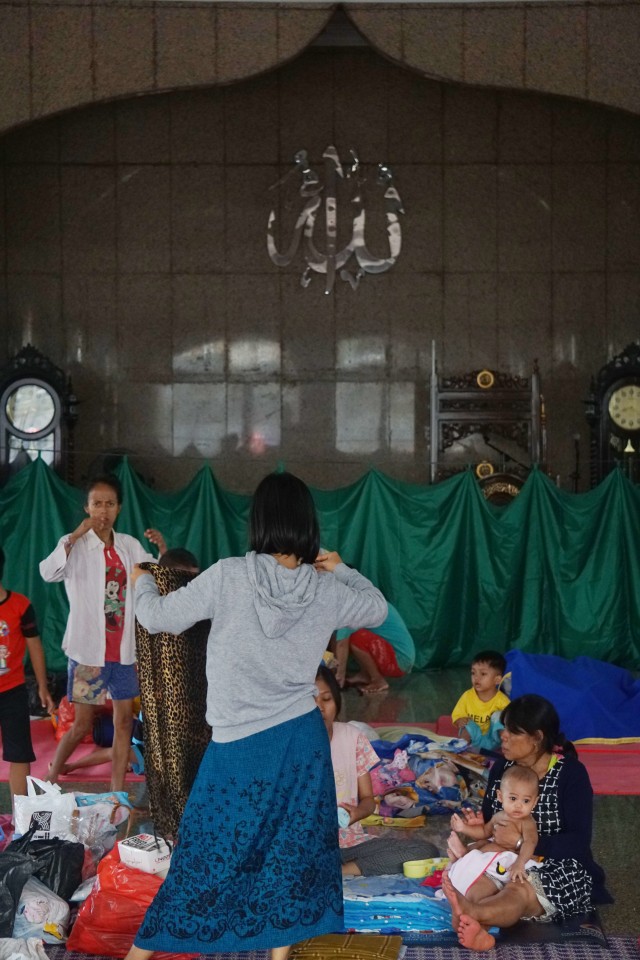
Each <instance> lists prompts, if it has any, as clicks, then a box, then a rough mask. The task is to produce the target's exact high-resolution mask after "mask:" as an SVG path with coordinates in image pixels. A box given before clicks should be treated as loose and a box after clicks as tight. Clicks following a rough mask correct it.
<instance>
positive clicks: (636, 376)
mask: <svg viewBox="0 0 640 960" xmlns="http://www.w3.org/2000/svg"><path fill="white" fill-rule="evenodd" d="M586 414H587V421H588V423H589V428H590V454H591V486H592V487H594V486H596V484H598V483H600V481H601V480H603V479H604V478H605V477H606V476H607V474H608V473H610V472H611V470H612V469H613V468H614V467H615V466H620V467H622V468H623V469H624V470H625V472H626V473H627V475H628V476H629V478H630V479H631V480H633V481H634V482H638V481H640V344H637V343H631V344H629V346H628V347H626V348H625V349H624V350H623V351H622V353H620V354H618V355H617V356H616V357H614V358H613V360H610V361H609V363H607V364H605V366H604V367H602V368H601V369H600V371H599V372H598V374H597V375H596V376H595V377H593V378H592V380H591V390H590V395H589V398H588V400H587V401H586Z"/></svg>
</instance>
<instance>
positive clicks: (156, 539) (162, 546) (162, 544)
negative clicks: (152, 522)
mask: <svg viewBox="0 0 640 960" xmlns="http://www.w3.org/2000/svg"><path fill="white" fill-rule="evenodd" d="M144 535H145V537H146V538H147V540H151V543H155V545H156V547H157V548H158V555H159V556H160V557H161V556H162V554H163V553H166V552H167V543H166V540H165V539H164V537H163V536H162V534H161V533H160V531H159V530H156V529H155V527H149V529H148V530H145V532H144Z"/></svg>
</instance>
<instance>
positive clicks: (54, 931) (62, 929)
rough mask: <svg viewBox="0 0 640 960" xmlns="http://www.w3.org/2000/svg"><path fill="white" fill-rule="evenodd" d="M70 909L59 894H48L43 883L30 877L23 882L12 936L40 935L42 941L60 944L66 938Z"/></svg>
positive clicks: (47, 889) (48, 891)
mask: <svg viewBox="0 0 640 960" xmlns="http://www.w3.org/2000/svg"><path fill="white" fill-rule="evenodd" d="M70 915H71V910H70V909H69V904H67V903H65V902H64V900H63V899H62V897H58V896H57V895H56V894H55V893H52V891H51V890H49V888H48V887H45V885H44V883H41V882H40V880H37V879H36V878H35V877H30V878H29V880H27V882H26V883H25V885H24V887H23V889H22V894H21V896H20V902H19V903H18V909H17V910H16V918H15V921H14V924H13V935H14V937H23V938H25V939H26V938H27V937H40V938H41V939H42V940H44V942H45V943H60V942H61V941H62V940H66V939H67V927H68V925H69V917H70Z"/></svg>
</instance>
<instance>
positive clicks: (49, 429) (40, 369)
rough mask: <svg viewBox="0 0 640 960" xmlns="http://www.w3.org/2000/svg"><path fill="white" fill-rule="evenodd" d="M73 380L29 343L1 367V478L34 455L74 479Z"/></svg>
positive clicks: (66, 476)
mask: <svg viewBox="0 0 640 960" xmlns="http://www.w3.org/2000/svg"><path fill="white" fill-rule="evenodd" d="M76 403H77V401H76V398H75V396H74V394H73V390H72V387H71V381H70V380H69V379H68V378H67V377H66V375H65V374H64V373H63V371H62V370H60V369H59V368H58V367H56V366H54V364H53V363H51V361H50V360H48V359H47V357H45V356H43V354H41V353H40V351H39V350H36V348H35V347H33V346H31V344H27V346H26V347H23V348H22V350H20V351H19V353H17V354H16V356H15V357H14V358H13V360H11V361H10V362H9V364H8V365H7V366H6V367H5V368H4V369H3V370H0V482H1V481H4V480H6V479H7V477H9V476H11V475H12V474H13V473H16V472H17V471H18V470H20V469H21V468H22V467H24V466H26V465H27V464H28V463H29V462H30V461H31V460H35V459H36V457H41V458H42V459H43V460H44V461H45V463H48V464H49V465H50V466H52V467H54V469H56V470H57V471H58V472H59V473H61V474H62V476H63V477H64V479H65V480H67V481H68V482H72V481H73V428H74V426H75V422H76V419H77V415H76Z"/></svg>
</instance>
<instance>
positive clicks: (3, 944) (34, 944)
mask: <svg viewBox="0 0 640 960" xmlns="http://www.w3.org/2000/svg"><path fill="white" fill-rule="evenodd" d="M0 960H48V957H47V954H46V953H45V949H44V946H43V945H42V940H41V939H40V937H29V938H28V939H27V940H23V939H18V938H3V939H2V940H0Z"/></svg>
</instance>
